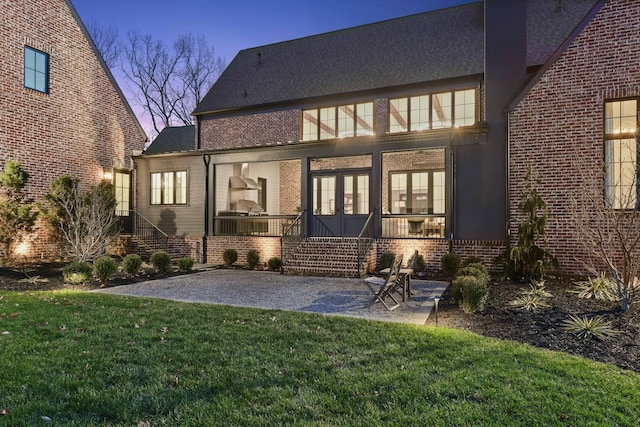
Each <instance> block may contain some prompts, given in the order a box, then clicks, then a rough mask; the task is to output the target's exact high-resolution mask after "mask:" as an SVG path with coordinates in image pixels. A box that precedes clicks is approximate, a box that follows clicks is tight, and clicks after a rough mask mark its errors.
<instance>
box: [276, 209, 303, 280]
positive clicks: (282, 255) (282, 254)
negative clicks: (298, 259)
mask: <svg viewBox="0 0 640 427" xmlns="http://www.w3.org/2000/svg"><path fill="white" fill-rule="evenodd" d="M306 212H307V210H306V209H303V210H302V212H300V213H299V214H298V216H297V217H295V219H294V220H293V221H292V222H291V224H289V225H288V226H287V228H285V230H284V232H283V233H282V236H280V261H281V262H282V266H281V267H280V274H284V263H285V258H286V255H285V250H284V239H285V237H292V236H291V231H292V230H293V229H294V226H295V229H297V230H298V236H300V234H301V233H300V230H301V228H300V223H301V222H302V218H303V217H304V214H305V213H306Z"/></svg>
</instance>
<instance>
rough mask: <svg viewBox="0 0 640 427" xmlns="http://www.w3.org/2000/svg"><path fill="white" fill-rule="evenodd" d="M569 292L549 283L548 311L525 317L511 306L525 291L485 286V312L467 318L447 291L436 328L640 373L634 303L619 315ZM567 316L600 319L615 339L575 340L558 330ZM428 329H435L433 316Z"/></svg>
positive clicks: (561, 281) (555, 281)
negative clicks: (548, 351) (573, 356)
mask: <svg viewBox="0 0 640 427" xmlns="http://www.w3.org/2000/svg"><path fill="white" fill-rule="evenodd" d="M572 286H573V282H572V281H571V280H569V279H566V278H562V277H555V278H548V279H547V280H546V281H545V290H546V291H547V292H549V293H551V294H552V295H553V296H552V297H549V298H546V299H545V302H546V303H547V304H548V307H542V308H538V309H536V310H535V311H526V310H523V309H519V308H516V307H514V306H513V305H512V304H511V302H512V301H514V300H515V299H516V298H517V297H518V293H519V292H520V291H521V290H525V289H528V288H529V286H528V285H527V284H514V283H511V282H506V281H502V280H495V281H493V282H492V283H491V284H490V285H489V295H488V297H487V303H486V306H485V308H484V310H482V312H480V313H476V314H471V315H470V314H465V313H464V312H463V311H462V310H461V309H460V308H459V307H458V306H457V304H456V303H455V301H454V300H453V298H452V296H451V287H449V288H448V289H447V291H446V292H445V294H444V295H443V299H442V300H441V301H440V303H439V310H438V325H439V326H446V327H450V328H455V329H462V330H466V331H471V332H474V333H476V334H480V335H484V336H488V337H494V338H501V339H508V340H513V341H518V342H521V343H526V344H531V345H534V346H536V347H540V348H546V349H550V350H556V351H563V352H565V353H569V354H574V355H578V356H582V357H586V358H589V359H592V360H596V361H601V362H605V363H610V364H613V365H617V366H619V367H621V368H624V369H630V370H634V371H637V372H640V307H638V306H637V303H636V304H635V305H634V304H632V305H631V310H629V311H628V312H626V313H624V312H622V311H621V310H620V308H619V304H618V303H617V302H606V301H596V300H591V299H581V298H578V297H577V296H576V294H574V293H572V292H569V291H570V290H571V289H572ZM571 314H573V315H578V316H580V317H582V316H589V317H591V316H595V315H600V316H603V317H604V318H605V319H606V320H608V321H611V322H612V326H613V327H614V329H616V330H617V331H619V332H620V333H619V335H618V336H616V337H614V338H609V339H607V340H604V341H602V340H598V339H596V338H594V337H588V338H580V337H578V336H577V335H575V334H572V333H569V332H567V331H565V330H563V327H562V322H563V321H564V320H566V319H568V318H569V315H571ZM427 323H428V324H430V325H435V323H436V316H435V315H434V313H432V314H431V316H429V320H428V321H427Z"/></svg>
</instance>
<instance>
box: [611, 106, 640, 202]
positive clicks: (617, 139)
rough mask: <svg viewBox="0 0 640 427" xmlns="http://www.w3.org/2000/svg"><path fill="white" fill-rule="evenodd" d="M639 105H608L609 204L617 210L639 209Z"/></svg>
mask: <svg viewBox="0 0 640 427" xmlns="http://www.w3.org/2000/svg"><path fill="white" fill-rule="evenodd" d="M637 118H638V101H637V100H636V99H628V100H621V101H610V102H606V103H605V112H604V132H605V141H604V151H605V165H606V179H605V193H606V200H607V203H608V205H609V206H610V207H612V208H614V209H637V208H638V185H637V182H638V168H637V164H638V163H637V157H638V143H637V140H636V136H637V128H638V119H637Z"/></svg>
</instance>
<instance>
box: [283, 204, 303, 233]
mask: <svg viewBox="0 0 640 427" xmlns="http://www.w3.org/2000/svg"><path fill="white" fill-rule="evenodd" d="M305 212H307V210H306V209H304V210H303V211H302V212H300V213H299V214H298V216H297V217H296V218H295V219H294V220H293V221H292V222H291V224H289V226H288V227H287V228H286V229H285V230H284V233H282V236H283V237H284V236H289V235H290V232H291V230H292V229H293V226H294V225H295V226H296V227H297V228H298V234H300V233H299V230H300V226H299V225H300V222H301V220H302V215H304V214H305Z"/></svg>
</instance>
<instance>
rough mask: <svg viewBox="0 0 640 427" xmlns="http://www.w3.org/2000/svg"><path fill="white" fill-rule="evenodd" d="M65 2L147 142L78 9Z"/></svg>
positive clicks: (66, 0) (146, 137)
mask: <svg viewBox="0 0 640 427" xmlns="http://www.w3.org/2000/svg"><path fill="white" fill-rule="evenodd" d="M65 3H66V4H67V7H68V8H69V10H70V11H71V14H72V15H73V17H74V19H75V20H76V22H77V23H78V26H79V27H80V30H81V31H82V33H83V34H84V37H85V39H87V41H88V42H89V46H91V49H93V53H94V54H95V55H96V58H98V62H100V65H101V66H102V68H103V69H104V72H105V73H106V74H107V78H108V79H109V80H110V81H111V84H112V86H113V87H114V88H115V90H116V92H118V95H119V96H120V98H121V99H122V102H123V103H124V106H125V108H126V109H127V111H129V114H131V116H132V117H133V121H134V123H135V124H136V127H137V128H138V131H139V132H140V134H141V135H142V136H143V137H144V139H143V141H144V142H147V141H148V140H149V137H148V136H147V134H146V132H145V131H144V129H143V128H142V125H141V124H140V121H139V120H138V117H137V116H136V114H135V113H134V112H133V109H132V108H131V105H130V104H129V101H127V98H126V97H125V96H124V93H123V92H122V89H121V88H120V85H119V84H118V82H117V81H116V79H115V77H113V74H112V73H111V70H110V69H109V67H108V66H107V63H106V62H104V58H102V54H101V53H100V51H99V50H98V47H97V46H96V44H95V42H94V41H93V38H92V37H91V35H90V34H89V31H88V30H87V27H86V26H85V25H84V23H83V22H82V19H81V18H80V15H78V11H76V8H75V7H73V4H72V3H71V0H65Z"/></svg>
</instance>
